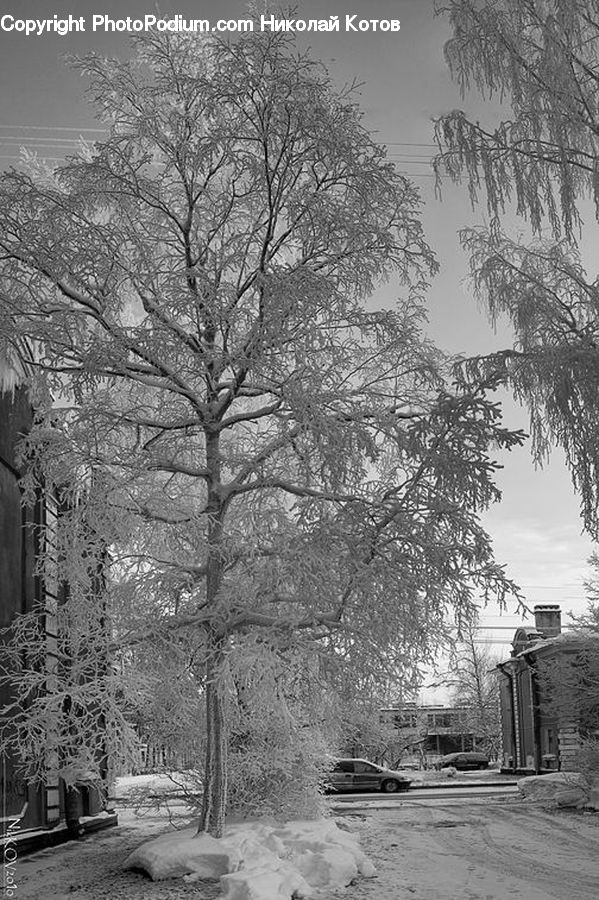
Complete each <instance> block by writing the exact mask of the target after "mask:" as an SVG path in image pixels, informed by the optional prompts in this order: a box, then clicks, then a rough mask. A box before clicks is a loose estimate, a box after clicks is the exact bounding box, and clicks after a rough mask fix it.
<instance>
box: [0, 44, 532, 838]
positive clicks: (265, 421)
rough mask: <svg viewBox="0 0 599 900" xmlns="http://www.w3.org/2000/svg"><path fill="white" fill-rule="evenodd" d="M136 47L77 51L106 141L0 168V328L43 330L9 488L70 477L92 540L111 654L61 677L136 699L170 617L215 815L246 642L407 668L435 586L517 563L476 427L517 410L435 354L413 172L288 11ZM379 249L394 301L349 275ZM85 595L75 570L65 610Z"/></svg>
mask: <svg viewBox="0 0 599 900" xmlns="http://www.w3.org/2000/svg"><path fill="white" fill-rule="evenodd" d="M135 51H136V52H135V55H134V56H133V58H132V59H131V60H129V61H126V62H120V61H115V60H105V59H101V58H99V57H97V56H90V57H87V58H86V59H84V60H83V61H81V62H79V63H78V66H79V68H80V70H81V71H82V72H83V73H84V74H85V75H86V76H87V77H88V78H89V79H90V81H91V97H92V99H93V101H94V103H95V105H96V109H97V113H98V116H99V118H100V120H101V121H102V122H103V123H104V125H105V127H106V136H105V138H104V139H103V140H102V141H100V142H98V143H97V144H95V145H93V146H89V147H83V148H82V149H81V151H80V152H79V153H78V154H77V155H76V156H75V157H73V158H70V159H68V160H67V161H66V162H65V163H64V164H63V165H60V166H58V167H57V168H55V169H53V170H49V169H47V168H46V167H44V166H43V165H36V164H35V163H34V162H32V163H31V164H30V166H29V168H28V169H27V170H22V171H11V172H9V173H7V174H5V175H4V176H3V177H2V179H1V180H0V257H1V259H0V291H1V294H0V297H1V303H2V313H3V318H2V321H3V326H2V330H3V333H4V339H5V340H6V341H11V340H13V339H14V338H15V336H17V335H18V336H26V337H27V339H28V341H29V342H30V344H31V345H33V346H34V347H35V361H34V364H33V365H34V367H35V369H36V371H37V375H36V378H35V381H36V383H35V386H34V390H35V393H36V396H37V398H38V402H39V403H40V404H41V405H40V416H39V421H38V423H37V426H36V428H35V429H34V430H33V431H32V433H31V434H30V435H29V437H28V441H27V446H26V453H27V455H28V457H29V459H30V462H31V466H30V469H29V476H28V480H27V482H26V487H27V488H28V489H30V490H33V489H34V488H35V487H36V486H39V485H44V486H45V487H46V488H47V487H48V486H49V485H54V484H55V485H61V486H62V490H63V491H64V492H66V493H67V494H69V492H70V496H69V501H70V502H69V513H68V515H66V516H65V520H64V528H65V529H66V532H68V533H69V534H70V537H69V538H68V539H65V540H64V541H63V551H62V553H61V559H60V567H61V568H60V574H61V577H62V578H63V579H64V580H65V581H66V582H69V583H78V582H81V583H84V582H85V579H86V577H87V575H86V573H87V571H88V570H89V567H90V558H93V554H94V552H95V550H94V546H95V545H96V544H97V545H98V546H101V547H104V548H108V551H109V553H108V556H109V574H108V575H107V577H106V579H105V582H106V583H105V590H104V592H103V600H102V602H103V604H104V605H105V607H104V613H103V621H104V622H105V623H107V627H108V629H109V635H110V639H109V640H108V641H107V642H106V646H105V647H104V648H103V652H104V651H106V652H108V654H109V655H110V656H111V665H110V666H109V667H108V668H106V666H104V668H102V666H100V667H97V668H96V669H95V670H94V669H93V665H92V661H91V657H90V658H89V659H88V669H87V670H86V671H88V674H90V677H89V678H87V677H86V678H81V679H79V681H78V690H79V691H80V692H85V691H86V690H88V689H89V690H91V685H92V684H96V685H97V683H98V682H100V683H102V684H105V686H106V691H105V693H104V695H103V697H102V703H105V704H106V705H107V707H108V709H111V708H112V706H113V705H115V706H118V704H119V703H121V706H122V705H123V704H124V705H126V704H127V703H130V704H133V706H136V705H137V706H139V705H140V704H141V705H142V706H143V704H144V703H146V704H147V702H148V698H147V696H146V695H144V696H143V697H141V698H140V697H139V696H138V697H131V698H127V696H126V688H127V678H128V675H127V673H128V671H132V670H133V668H134V666H135V663H136V659H137V660H139V658H140V657H139V654H142V653H143V654H145V655H144V659H145V660H146V662H145V663H144V666H142V671H147V669H148V666H147V661H148V660H151V659H152V654H153V653H154V652H156V653H157V656H156V659H157V665H156V672H155V674H156V675H160V674H161V673H165V672H166V671H167V668H166V667H165V665H164V662H163V660H165V653H166V654H168V647H169V645H171V644H172V647H173V651H172V652H173V655H174V656H173V659H174V660H176V659H178V660H179V661H180V662H181V665H179V664H177V665H176V666H174V669H173V670H174V671H175V670H176V671H177V672H178V673H179V674H181V673H182V672H184V671H186V672H187V673H188V674H189V678H190V679H192V681H193V678H196V677H197V679H198V680H197V684H198V688H197V690H198V692H200V693H201V701H202V703H203V704H205V709H206V725H205V732H204V733H205V746H206V762H205V777H204V795H203V796H204V799H203V810H202V815H201V823H200V828H201V829H207V830H209V831H210V832H211V833H213V834H215V835H219V834H220V833H221V831H222V827H223V820H224V814H225V809H226V800H227V750H228V745H229V740H230V739H231V740H232V741H234V740H237V741H238V746H237V748H236V751H237V750H239V742H240V741H241V743H243V733H244V727H245V726H244V725H243V718H244V704H245V705H246V706H247V708H251V701H250V698H249V694H248V692H250V693H251V691H252V690H253V689H254V688H255V689H256V690H258V688H259V693H260V691H264V690H266V688H267V687H268V684H271V683H274V681H275V680H276V679H274V675H273V679H274V680H273V679H271V681H270V682H268V680H266V681H262V680H260V679H259V678H258V674H257V673H258V670H259V665H258V668H255V666H254V669H253V670H252V671H253V672H254V674H253V675H252V676H251V677H249V676H248V680H247V686H246V692H245V696H244V692H243V691H242V692H241V693H240V692H239V690H238V687H239V678H240V677H241V676H240V675H239V673H243V672H244V671H245V672H247V671H249V670H250V669H251V666H250V665H249V661H248V657H247V653H248V648H253V649H252V655H251V657H250V661H251V660H253V661H254V664H255V660H256V658H259V655H260V653H262V654H263V656H264V663H265V670H266V669H268V671H270V672H275V671H276V667H273V666H272V665H271V663H270V661H272V659H273V658H274V657H276V656H277V654H279V655H282V656H284V657H285V658H286V659H288V660H290V659H293V657H294V654H297V653H300V651H301V653H300V655H301V657H302V658H305V656H306V654H310V655H311V658H312V659H313V660H314V662H313V664H312V665H313V666H314V669H315V671H317V667H318V666H320V665H321V662H320V661H321V660H322V659H323V658H326V657H327V656H328V658H331V659H335V660H341V661H342V662H343V664H344V665H346V666H352V665H353V666H354V667H360V666H361V667H362V669H363V670H364V671H366V670H368V671H375V670H378V671H379V672H385V673H390V674H392V675H394V676H395V677H399V676H402V677H403V675H404V674H405V673H406V672H408V673H410V672H411V671H412V670H413V668H414V667H415V666H417V665H418V662H419V660H420V659H422V658H423V656H424V655H426V654H427V653H431V652H432V647H433V645H434V643H435V641H436V640H437V639H439V637H440V636H441V635H442V634H443V631H444V623H445V621H446V618H447V616H448V615H449V614H452V615H458V616H467V615H468V614H469V613H470V611H471V608H472V603H473V598H474V597H475V595H476V596H479V595H480V594H481V593H482V595H485V596H494V597H497V598H499V600H500V601H501V600H503V598H504V597H505V595H506V592H510V591H512V590H513V589H514V586H513V585H512V584H511V583H510V582H509V581H508V580H507V579H506V578H505V574H504V572H503V570H502V568H501V567H500V566H498V565H497V564H496V563H495V561H494V559H493V555H492V548H491V544H490V541H489V538H488V536H487V535H486V534H485V532H484V530H483V529H482V528H481V525H480V522H479V519H478V511H479V510H480V509H482V508H484V507H485V506H486V505H487V504H488V503H489V502H492V501H494V500H496V499H497V498H498V493H497V489H496V488H495V486H494V484H493V473H494V470H495V468H496V464H495V463H494V462H493V459H492V455H490V454H492V451H493V448H495V447H499V448H504V447H510V446H512V445H513V444H514V443H515V442H518V441H520V440H521V436H520V435H518V434H513V433H510V432H508V431H506V430H504V429H503V428H502V427H501V425H500V418H499V411H498V408H497V406H496V405H495V404H493V403H491V402H490V401H489V400H488V399H487V398H486V395H485V390H484V388H483V387H481V388H477V389H475V390H470V389H467V390H460V389H456V390H452V389H450V388H449V387H448V386H447V383H446V381H445V380H444V379H445V374H446V373H445V368H446V364H445V362H444V360H443V358H442V357H441V355H440V354H439V353H438V352H437V351H436V350H435V349H434V348H433V347H432V346H431V345H430V344H429V343H428V342H427V341H426V340H425V338H424V337H423V334H422V331H421V318H422V310H421V301H422V296H423V292H424V289H425V286H426V278H427V276H428V274H429V273H430V272H431V270H432V269H433V268H434V261H433V258H432V256H431V252H430V250H429V248H428V246H427V244H426V242H425V240H424V237H423V234H422V229H421V225H420V221H419V218H418V207H419V198H418V194H417V191H416V190H415V189H414V187H413V186H412V185H411V183H410V182H409V181H408V180H406V179H405V178H403V177H402V176H400V175H398V174H397V173H396V172H395V171H394V169H393V167H392V165H391V164H390V163H389V162H388V161H387V160H386V158H385V153H384V150H383V149H381V147H379V146H378V145H377V144H376V143H375V142H374V141H373V139H372V138H371V136H370V135H369V133H368V132H367V130H366V129H365V128H364V125H363V124H362V121H361V117H360V114H359V111H358V109H357V107H356V105H355V99H354V96H353V94H352V92H351V91H345V90H343V91H338V90H336V89H335V88H334V87H333V86H332V84H331V82H330V80H329V78H328V76H327V74H326V72H325V71H324V70H323V69H322V68H321V67H320V66H318V65H316V64H315V63H313V62H312V61H311V60H310V59H309V58H308V57H307V56H304V55H301V54H299V55H298V54H297V53H296V52H295V49H294V46H293V43H292V42H291V41H290V39H289V37H288V36H283V35H281V34H274V35H263V34H246V35H244V36H242V37H240V38H239V40H236V41H235V42H231V43H228V42H225V41H223V40H220V39H218V38H212V37H208V38H206V37H201V38H198V37H191V36H183V37H182V36H172V35H169V34H166V33H160V34H148V35H145V36H144V37H143V38H142V39H140V40H138V41H136V42H135ZM385 278H393V279H394V281H395V283H396V284H397V288H398V291H400V292H401V293H402V299H401V300H399V301H398V304H397V307H396V308H394V309H391V310H386V309H380V308H379V307H378V306H376V304H374V303H372V302H370V303H367V302H366V300H367V298H368V297H369V296H370V294H371V292H372V290H373V288H374V287H375V285H376V284H377V283H378V282H379V281H380V280H381V279H385ZM50 396H52V397H53V399H54V403H53V404H52V403H51V402H50V400H49V398H50ZM44 398H45V401H44ZM65 485H66V487H65ZM89 598H90V592H89V591H85V590H83V589H82V590H71V592H70V594H69V599H68V600H67V602H66V604H65V605H64V607H63V609H62V610H60V615H61V616H62V617H63V620H64V622H65V627H66V628H67V629H68V628H70V627H73V623H74V622H76V621H78V620H77V615H78V614H79V613H78V610H79V609H80V608H81V604H83V605H84V606H85V603H86V602H88V601H89ZM77 604H79V606H77ZM81 621H82V623H83V624H82V628H83V629H85V618H83V619H82V620H81ZM190 635H191V636H190ZM154 647H157V648H158V651H155V650H153V648H154ZM66 653H67V650H65V654H66ZM244 660H245V662H244ZM255 665H256V664H255ZM118 666H121V668H122V672H123V673H124V674H123V677H122V679H121V689H120V691H119V690H116V689H115V690H112V688H111V690H110V691H109V690H108V686H109V685H110V684H111V683H112V682H111V679H112V678H113V677H116V675H115V671H116V669H115V667H118ZM128 666H129V669H128V668H127V667H128ZM64 671H65V673H66V674H64V678H63V680H62V681H60V677H62V675H63V672H62V670H59V671H58V673H55V674H54V679H53V682H52V685H53V687H52V691H53V692H54V693H57V692H59V691H61V690H62V691H63V693H65V694H68V693H69V690H70V689H71V686H70V685H69V682H68V672H69V669H68V667H66V668H65V670H64ZM285 671H286V674H285V678H283V680H282V681H281V680H280V681H278V682H277V683H278V684H279V686H280V688H281V691H283V688H284V686H285V684H286V683H287V684H290V683H293V679H291V677H290V675H289V673H288V672H287V670H285ZM198 673H200V674H199V675H198ZM24 674H25V673H24V672H21V673H20V674H19V678H18V679H15V683H16V685H17V689H18V684H20V685H21V686H23V685H27V681H26V679H25V678H24ZM29 675H30V677H31V678H34V677H35V673H33V674H32V673H31V672H30V673H29ZM185 678H187V676H185ZM57 679H58V680H57ZM65 679H67V680H66V681H65ZM138 682H139V679H137V681H135V679H134V680H133V683H134V684H135V683H138ZM141 682H142V687H144V686H143V678H142V679H141ZM88 685H89V686H90V687H89V688H88ZM186 685H187V686H186V687H185V690H186V691H187V690H191V694H189V697H190V702H191V701H192V700H193V688H191V689H190V688H189V684H188V683H187V682H186ZM145 689H146V693H147V690H148V685H145ZM22 690H26V688H24V687H22ZM283 692H284V691H283ZM51 693H52V692H51ZM39 702H40V704H42V707H43V704H44V702H47V703H48V702H50V701H44V698H43V696H40V698H39ZM292 707H293V704H290V705H289V706H288V709H291V708H292ZM32 708H33V707H31V706H28V707H27V708H26V709H25V710H24V712H23V713H22V716H23V719H22V724H23V728H22V730H21V732H20V733H21V744H20V746H21V752H22V753H23V755H24V756H25V757H27V750H28V748H29V749H31V746H32V745H31V742H30V744H29V745H28V743H27V735H32V734H34V733H38V732H35V729H36V727H37V726H36V718H35V713H31V712H30V711H31V709H32ZM40 708H41V707H39V706H38V707H37V709H38V713H39V710H40ZM61 708H62V707H61ZM297 708H298V709H299V708H301V704H299V701H298V704H297ZM185 709H186V712H185V715H188V713H189V712H190V711H191V710H192V709H193V702H191V706H190V705H189V704H187V705H186V706H185ZM272 714H273V717H274V718H273V720H272V721H273V722H275V724H276V728H273V734H274V735H275V736H276V735H282V734H283V733H289V728H287V725H286V724H285V717H284V715H283V714H282V713H281V709H280V707H278V708H277V709H275V704H274V700H273V706H272ZM104 715H105V716H108V717H109V718H110V719H111V721H114V722H116V723H117V724H118V722H119V721H120V720H119V719H118V717H115V716H112V717H111V716H110V715H109V713H108V712H105V714H104ZM121 715H124V713H121ZM125 719H126V716H125ZM83 721H84V720H83V719H81V720H78V721H77V723H76V724H77V726H78V728H79V730H78V731H77V738H78V740H79V743H80V745H81V744H83V745H84V733H83V731H82V730H81V729H82V727H83ZM286 721H287V724H289V720H286ZM239 723H241V725H240V724H239ZM46 725H47V727H48V728H50V726H51V723H50V722H46ZM198 727H199V728H200V726H198ZM28 729H29V730H28ZM235 729H237V731H236V730H235ZM239 729H241V731H240V730H239ZM246 730H247V729H246ZM38 731H39V729H38ZM240 735H241V737H240ZM248 735H249V732H248ZM250 736H251V735H250ZM254 737H256V736H255V735H253V737H252V739H253V738H254ZM115 740H116V737H115ZM248 740H249V736H248ZM36 746H37V745H36ZM38 750H39V747H38Z"/></svg>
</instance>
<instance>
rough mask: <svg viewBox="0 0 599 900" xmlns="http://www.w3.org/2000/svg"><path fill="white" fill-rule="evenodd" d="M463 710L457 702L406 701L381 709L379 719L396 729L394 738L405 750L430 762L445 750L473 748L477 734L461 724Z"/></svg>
mask: <svg viewBox="0 0 599 900" xmlns="http://www.w3.org/2000/svg"><path fill="white" fill-rule="evenodd" d="M464 712H465V710H464V708H463V707H459V706H442V705H439V706H436V705H429V706H419V705H417V704H416V703H409V704H405V705H404V706H402V707H389V708H386V709H382V710H381V720H382V721H383V722H385V723H386V724H389V725H393V727H394V728H396V729H397V732H398V739H397V741H398V744H403V747H405V748H406V749H405V753H407V754H408V755H411V756H414V757H416V758H417V759H418V760H419V761H420V762H421V763H422V764H424V765H432V764H433V763H434V762H436V760H438V759H439V757H441V756H445V754H446V753H456V752H460V751H463V750H472V749H475V748H476V746H477V737H478V736H477V735H475V734H473V733H472V731H468V730H467V729H466V728H465V726H464V719H465V716H464ZM402 736H403V740H402ZM403 747H402V749H403Z"/></svg>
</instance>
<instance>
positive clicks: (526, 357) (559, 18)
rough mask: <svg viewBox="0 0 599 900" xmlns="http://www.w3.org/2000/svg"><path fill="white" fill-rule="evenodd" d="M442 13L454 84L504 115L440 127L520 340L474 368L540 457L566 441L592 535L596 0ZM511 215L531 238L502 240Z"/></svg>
mask: <svg viewBox="0 0 599 900" xmlns="http://www.w3.org/2000/svg"><path fill="white" fill-rule="evenodd" d="M443 12H444V13H445V14H446V15H447V17H448V19H449V22H450V25H451V27H452V29H453V36H452V38H451V39H450V40H449V41H448V43H447V45H446V48H445V52H446V58H447V61H448V64H449V67H450V70H451V73H452V75H453V77H454V78H455V79H456V80H457V81H458V82H459V84H460V86H461V87H462V89H463V91H464V92H467V91H468V90H470V89H478V91H479V92H480V93H481V94H482V95H483V96H484V97H493V96H496V97H497V98H499V99H500V100H501V101H502V102H503V104H504V107H503V108H505V109H506V117H505V121H502V122H497V123H496V124H495V125H487V124H485V123H481V122H480V121H472V120H470V119H469V118H468V116H467V115H466V114H465V113H464V112H462V111H460V110H457V111H454V112H451V113H449V114H448V115H446V116H444V117H443V118H441V119H440V120H439V121H438V122H437V125H436V133H437V138H438V140H439V145H440V148H441V150H442V151H443V152H442V154H441V155H440V157H439V158H438V159H437V163H436V165H437V169H438V172H439V174H441V173H447V174H448V175H449V176H450V177H451V178H453V179H454V180H456V181H460V180H462V178H464V179H465V180H466V182H467V185H468V188H469V191H470V196H471V199H472V201H473V203H478V202H479V198H480V196H481V195H483V196H484V198H485V199H486V209H487V212H488V214H489V216H490V219H491V227H490V228H489V229H482V228H481V229H467V230H465V231H464V232H463V233H462V239H463V243H464V245H465V246H466V248H467V249H468V251H469V252H470V254H471V262H472V272H473V276H474V281H475V288H476V290H477V293H478V294H479V295H480V296H481V297H483V298H484V300H485V301H486V302H487V303H488V308H489V311H490V315H491V317H492V319H493V320H496V319H497V318H498V317H500V316H502V315H506V316H507V317H508V319H509V320H510V321H511V323H512V325H513V327H514V331H515V335H516V343H515V346H514V347H513V348H510V349H508V350H506V352H505V353H499V354H495V355H493V356H492V357H488V358H486V359H478V360H473V361H471V363H470V366H469V372H470V374H471V375H473V376H474V377H476V376H480V374H481V373H485V375H488V374H489V372H490V371H493V372H494V373H496V374H497V375H498V376H499V377H501V378H503V379H504V380H506V381H507V382H508V383H509V384H510V385H511V386H512V388H513V390H514V392H515V394H516V396H517V397H518V398H519V399H521V400H523V401H524V402H526V403H527V405H528V407H529V409H530V413H531V425H532V434H533V439H534V445H533V449H534V453H535V456H536V458H537V459H538V460H542V459H543V457H544V455H545V454H546V452H547V450H548V448H549V446H550V445H551V444H552V443H557V444H559V445H561V446H562V447H563V449H564V450H565V454H566V457H567V460H568V464H569V467H570V469H571V472H572V477H573V480H574V484H575V487H576V488H577V490H578V491H579V492H580V495H581V503H582V513H583V517H584V522H585V525H586V528H587V529H588V530H589V531H590V533H591V534H592V535H594V536H595V537H596V536H597V534H598V532H599V521H598V516H597V509H598V503H599V494H598V491H597V485H598V484H599V449H598V448H599V441H598V440H597V434H598V425H599V405H598V397H599V354H598V352H597V338H598V332H599V315H598V313H599V309H598V305H597V287H598V283H597V276H596V274H595V273H591V274H587V272H586V271H585V268H584V265H583V263H582V261H581V255H580V252H579V250H578V248H577V244H578V243H579V242H580V238H581V236H584V235H585V234H588V235H589V238H590V239H592V237H593V233H594V228H595V222H593V219H595V220H597V219H598V218H599V91H598V87H599V75H598V71H599V9H598V7H597V4H596V3H595V2H594V0H451V2H449V3H445V4H444V6H443ZM506 213H509V214H513V213H516V214H517V215H518V216H521V217H523V218H524V219H525V220H527V222H528V223H529V225H530V227H531V228H532V231H533V232H534V233H535V235H536V238H537V239H536V242H535V243H534V244H532V245H530V246H526V245H525V244H524V242H523V241H522V240H517V239H510V238H509V237H507V236H506V235H505V234H504V233H502V230H501V223H502V221H503V219H504V216H505V214H506Z"/></svg>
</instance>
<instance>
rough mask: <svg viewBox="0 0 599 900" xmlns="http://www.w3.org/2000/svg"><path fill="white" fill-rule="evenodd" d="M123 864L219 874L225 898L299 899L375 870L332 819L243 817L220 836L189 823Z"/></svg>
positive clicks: (160, 872) (152, 871) (171, 872)
mask: <svg viewBox="0 0 599 900" xmlns="http://www.w3.org/2000/svg"><path fill="white" fill-rule="evenodd" d="M125 868H128V869H133V868H135V869H144V870H145V871H146V872H147V873H148V874H149V875H150V877H151V878H152V879H153V880H154V881H161V880H163V879H166V878H178V877H179V878H180V877H185V880H186V881H195V880H196V879H199V878H208V879H214V880H217V879H220V883H221V887H222V889H223V894H224V897H225V898H226V900H290V898H292V897H293V898H297V900H301V898H308V897H312V896H314V891H315V890H317V889H319V888H323V887H329V886H333V887H345V886H346V885H348V884H349V883H350V882H351V881H352V880H353V879H354V878H355V877H356V875H358V874H361V875H364V876H366V877H372V876H373V875H374V874H375V870H374V867H373V866H372V864H371V863H370V862H369V861H368V860H367V858H366V857H365V855H364V854H363V852H362V851H361V850H360V847H359V846H358V843H357V841H356V839H355V838H354V837H353V836H352V835H350V834H349V833H348V832H346V831H342V830H341V829H340V828H338V827H337V825H336V824H335V822H334V821H333V820H332V819H318V820H316V821H309V822H289V823H288V824H286V825H277V824H266V823H263V822H244V823H242V824H237V825H231V826H229V827H227V829H226V832H225V835H224V836H223V837H222V838H219V839H216V838H213V837H211V836H210V835H207V834H202V835H196V833H195V827H191V828H186V829H183V830H182V831H179V832H176V833H169V834H165V835H161V836H160V837H159V838H155V839H154V840H153V841H148V842H147V843H146V844H142V846H141V847H139V848H138V849H137V850H135V851H134V852H133V853H132V854H131V855H130V856H129V857H128V858H127V859H126V860H125Z"/></svg>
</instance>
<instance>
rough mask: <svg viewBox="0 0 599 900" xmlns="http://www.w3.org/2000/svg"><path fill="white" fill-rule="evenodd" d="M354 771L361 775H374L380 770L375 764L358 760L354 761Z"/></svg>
mask: <svg viewBox="0 0 599 900" xmlns="http://www.w3.org/2000/svg"><path fill="white" fill-rule="evenodd" d="M354 772H357V773H358V774H359V775H365V774H368V775H372V774H376V773H377V772H378V769H377V768H376V767H375V766H371V765H370V763H367V762H362V761H361V760H357V761H356V762H355V763H354Z"/></svg>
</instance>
